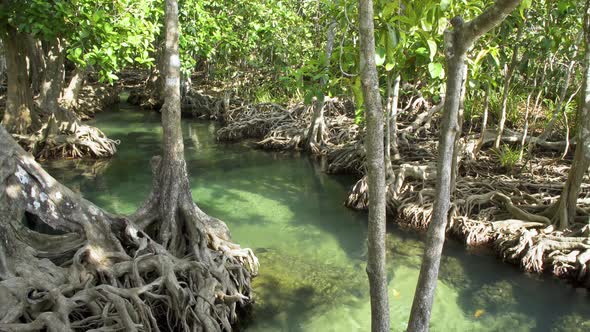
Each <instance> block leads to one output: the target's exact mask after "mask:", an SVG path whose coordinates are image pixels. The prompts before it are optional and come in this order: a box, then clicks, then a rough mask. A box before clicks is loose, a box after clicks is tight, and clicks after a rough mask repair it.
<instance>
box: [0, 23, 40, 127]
mask: <svg viewBox="0 0 590 332" xmlns="http://www.w3.org/2000/svg"><path fill="white" fill-rule="evenodd" d="M2 37H3V43H4V45H5V52H6V63H7V84H8V87H7V92H6V110H5V112H4V118H3V119H2V124H3V125H4V127H5V128H6V130H8V131H9V132H11V133H13V134H21V135H24V134H26V133H27V131H28V130H29V128H30V127H31V124H32V123H33V117H34V115H33V97H32V94H31V89H30V86H29V77H28V73H27V64H26V57H27V48H26V47H27V45H26V38H25V37H24V36H23V35H22V34H21V33H19V32H17V30H16V29H15V28H14V27H12V26H10V25H6V32H5V33H4V34H3V36H2Z"/></svg>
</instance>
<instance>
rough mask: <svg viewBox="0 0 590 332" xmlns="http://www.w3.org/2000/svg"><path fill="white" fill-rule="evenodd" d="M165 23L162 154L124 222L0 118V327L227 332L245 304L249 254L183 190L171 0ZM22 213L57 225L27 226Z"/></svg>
mask: <svg viewBox="0 0 590 332" xmlns="http://www.w3.org/2000/svg"><path fill="white" fill-rule="evenodd" d="M166 27H167V29H166V34H167V47H166V49H167V51H166V55H167V57H166V58H167V63H168V66H167V67H168V69H167V71H166V74H167V75H166V90H165V95H166V105H165V107H164V110H163V114H162V122H163V127H164V156H163V157H162V158H161V159H159V158H155V159H154V160H153V169H154V175H155V181H154V184H155V187H154V189H153V191H152V193H151V195H150V197H149V198H148V200H147V201H146V204H144V206H143V207H141V208H140V210H138V211H137V213H136V214H134V215H133V216H132V217H131V218H130V219H128V218H125V217H122V216H116V215H112V214H109V213H107V212H104V211H103V210H101V209H100V208H98V207H97V206H95V205H93V204H92V203H90V202H88V201H86V200H84V199H83V198H81V197H80V196H79V195H76V194H75V193H73V192H72V191H71V190H69V189H68V188H66V187H64V186H62V185H61V184H59V183H58V182H57V181H56V180H55V179H53V178H52V177H51V176H49V174H47V173H46V172H45V171H44V170H43V169H42V168H41V167H40V166H39V164H37V163H36V162H35V161H34V160H33V159H32V158H31V156H30V155H28V154H26V153H25V152H24V151H23V150H22V149H21V148H20V147H19V146H18V145H17V144H16V143H15V142H14V140H13V139H12V138H11V137H10V135H9V134H8V133H7V132H6V131H5V130H4V128H3V127H0V296H1V298H2V304H3V305H1V306H0V330H2V331H36V330H47V331H49V332H62V331H65V332H67V331H73V330H101V331H115V330H125V331H139V330H142V331H143V330H145V331H161V330H164V331H187V332H188V331H221V330H222V329H223V330H226V331H230V330H231V329H232V325H231V324H232V323H234V322H235V321H236V320H237V316H236V307H237V306H238V304H243V303H244V301H249V295H250V291H251V288H250V279H251V276H252V275H253V274H256V271H257V267H258V264H257V261H256V257H255V256H254V255H253V253H252V251H251V250H249V249H240V248H239V246H237V245H235V244H233V243H231V242H230V241H229V234H228V231H227V227H226V226H225V224H224V223H223V222H221V221H219V220H217V219H215V218H212V217H209V216H207V215H206V214H205V213H203V212H202V211H201V210H199V209H198V207H197V206H196V205H195V204H194V202H193V201H192V198H191V194H190V187H189V185H188V176H187V172H186V165H185V162H184V156H183V152H184V151H183V144H182V132H181V128H180V99H179V95H180V93H179V69H180V61H179V58H178V7H177V4H176V1H174V0H167V1H166ZM146 211H148V212H149V213H145V212H146ZM23 218H26V219H29V220H32V221H35V222H40V223H42V224H45V225H49V226H51V227H53V228H55V229H57V230H59V231H60V232H61V233H60V234H58V235H48V234H41V233H39V232H36V231H34V230H32V229H28V228H26V227H24V226H23V223H22V220H23Z"/></svg>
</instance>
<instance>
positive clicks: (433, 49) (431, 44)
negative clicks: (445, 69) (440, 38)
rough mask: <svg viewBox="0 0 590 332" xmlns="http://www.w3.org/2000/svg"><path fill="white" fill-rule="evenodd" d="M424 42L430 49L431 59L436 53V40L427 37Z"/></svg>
mask: <svg viewBox="0 0 590 332" xmlns="http://www.w3.org/2000/svg"><path fill="white" fill-rule="evenodd" d="M426 42H427V43H428V48H429V49H430V61H432V60H434V56H435V55H436V42H435V41H434V40H432V39H429V40H427V41H426Z"/></svg>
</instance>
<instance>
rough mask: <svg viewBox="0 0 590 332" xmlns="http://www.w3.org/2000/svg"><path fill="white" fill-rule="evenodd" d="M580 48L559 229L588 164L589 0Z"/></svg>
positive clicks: (571, 212) (571, 213) (571, 211)
mask: <svg viewBox="0 0 590 332" xmlns="http://www.w3.org/2000/svg"><path fill="white" fill-rule="evenodd" d="M584 48H585V54H584V72H583V77H584V80H583V83H582V97H581V102H580V106H579V108H578V121H577V122H578V130H577V131H576V151H575V153H574V160H573V161H572V167H571V169H570V171H569V174H568V178H567V181H566V183H565V186H564V187H563V192H562V193H561V197H560V199H559V202H558V210H557V215H556V217H557V218H558V220H559V229H566V228H567V227H568V226H569V225H570V224H571V223H572V222H573V220H574V217H575V216H576V206H577V201H578V194H579V193H580V185H581V184H582V180H583V177H584V174H586V171H587V170H588V166H590V0H586V7H585V12H584Z"/></svg>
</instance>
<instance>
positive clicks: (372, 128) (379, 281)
mask: <svg viewBox="0 0 590 332" xmlns="http://www.w3.org/2000/svg"><path fill="white" fill-rule="evenodd" d="M359 30H360V35H359V37H360V49H361V61H360V63H361V83H362V88H363V94H364V99H365V100H364V106H365V114H366V121H367V124H366V126H367V127H366V133H365V148H366V150H367V177H368V185H369V198H370V204H369V230H368V247H369V250H368V258H367V274H368V277H369V288H370V295H371V330H372V331H374V332H375V331H380V332H388V331H389V304H388V299H387V273H386V270H385V232H386V230H385V169H384V167H385V161H384V155H383V108H382V105H381V96H380V95H379V80H378V76H377V67H376V65H375V36H374V28H373V1H372V0H360V1H359Z"/></svg>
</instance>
